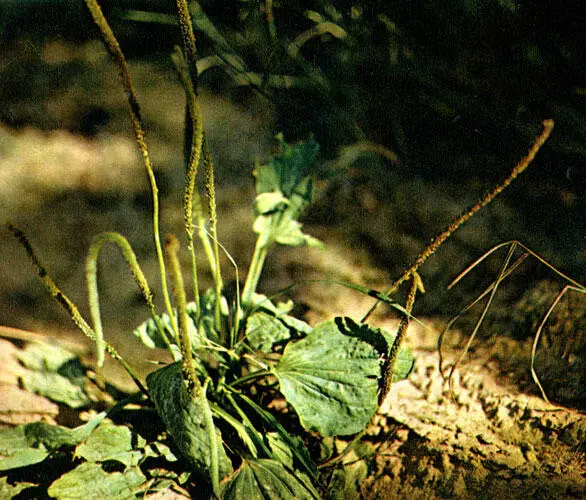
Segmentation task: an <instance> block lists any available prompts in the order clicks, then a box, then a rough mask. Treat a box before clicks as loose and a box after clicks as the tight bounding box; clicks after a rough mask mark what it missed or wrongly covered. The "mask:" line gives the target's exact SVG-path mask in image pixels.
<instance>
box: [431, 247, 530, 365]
mask: <svg viewBox="0 0 586 500" xmlns="http://www.w3.org/2000/svg"><path fill="white" fill-rule="evenodd" d="M506 245H514V246H517V245H520V243H519V242H517V241H509V242H507V243H502V244H500V245H497V246H495V247H493V248H491V249H490V250H489V251H488V252H486V253H485V254H484V255H483V256H482V257H480V258H479V259H477V260H476V261H475V262H474V263H473V264H471V265H470V266H468V267H467V268H466V269H465V270H464V271H463V272H462V273H460V274H459V275H458V277H457V278H456V279H455V280H454V281H452V283H450V285H449V286H448V289H450V288H452V287H453V286H454V285H455V284H456V283H457V282H458V281H460V280H461V279H462V278H463V277H464V275H466V274H468V272H469V271H471V270H472V269H473V268H474V267H476V266H477V265H478V264H480V262H482V261H483V260H484V259H485V258H486V257H488V256H489V255H491V254H493V253H494V251H495V250H498V249H501V248H503V247H504V246H506ZM527 257H529V254H528V253H527V252H525V253H523V254H522V255H521V256H520V257H519V258H518V259H517V260H516V261H515V262H513V264H511V265H510V266H509V267H508V268H507V270H506V272H505V273H504V274H503V276H502V279H501V280H500V282H502V281H504V280H505V279H507V278H508V277H509V276H510V275H511V274H513V272H514V271H515V270H516V269H517V268H518V267H519V266H520V265H521V264H522V263H523V262H524V261H525V259H526V258H527ZM500 282H499V283H500ZM494 287H495V282H493V283H491V284H490V285H489V286H488V287H486V289H485V290H484V291H483V292H482V293H481V294H480V295H478V297H476V298H475V299H474V300H473V301H472V302H470V303H469V304H467V305H466V307H464V308H463V309H461V310H460V311H459V312H458V314H456V315H455V316H453V317H452V318H450V320H449V321H448V323H447V325H446V326H445V328H444V329H443V330H442V332H441V333H440V336H439V337H438V353H439V371H440V373H441V374H442V376H443V358H444V356H443V352H442V347H443V342H444V337H445V336H446V335H447V333H448V332H449V331H450V329H451V328H452V326H453V325H454V323H455V322H456V321H458V320H459V319H460V318H461V317H462V316H463V315H464V314H466V313H467V312H468V311H469V310H470V309H472V308H473V307H474V306H475V305H476V304H478V303H479V302H480V301H481V300H482V299H483V298H484V297H486V296H487V295H488V294H489V293H491V292H492V291H493V290H494Z"/></svg>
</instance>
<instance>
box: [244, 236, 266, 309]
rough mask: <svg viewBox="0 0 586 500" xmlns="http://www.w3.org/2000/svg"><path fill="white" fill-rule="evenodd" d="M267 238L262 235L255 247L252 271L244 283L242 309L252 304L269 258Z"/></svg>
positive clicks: (250, 270) (251, 264)
mask: <svg viewBox="0 0 586 500" xmlns="http://www.w3.org/2000/svg"><path fill="white" fill-rule="evenodd" d="M264 240H265V238H263V235H260V236H259V237H258V238H257V240H256V244H255V246H254V252H253V254H252V258H251V260H250V269H249V270H248V275H247V276H246V283H244V289H243V290H242V307H243V308H245V309H247V308H248V307H250V304H251V303H252V296H253V295H254V293H255V292H256V287H257V286H258V282H259V280H260V276H261V274H262V270H263V267H264V264H265V261H266V258H267V254H268V249H269V246H268V245H267V244H266V243H265V242H264Z"/></svg>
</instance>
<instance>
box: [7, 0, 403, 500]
mask: <svg viewBox="0 0 586 500" xmlns="http://www.w3.org/2000/svg"><path fill="white" fill-rule="evenodd" d="M86 4H87V6H88V8H89V10H90V12H91V14H92V17H93V19H94V21H95V22H96V24H97V25H98V27H99V28H100V31H101V33H102V35H103V37H104V41H105V44H106V47H107V49H108V50H109V52H110V53H111V55H112V56H113V58H114V60H115V61H116V63H117V64H118V68H119V70H120V73H121V76H122V84H123V87H124V90H125V91H126V94H127V97H128V99H129V104H130V116H131V123H132V126H133V130H134V132H135V136H136V139H137V143H138V146H139V148H140V150H141V153H142V158H143V160H144V163H145V168H146V171H147V175H148V177H149V180H150V182H151V188H152V191H153V205H154V206H153V232H154V243H155V249H156V251H157V256H158V258H159V266H160V272H161V283H162V285H163V286H162V288H163V289H162V295H163V299H164V302H165V309H166V311H165V312H163V313H162V314H161V313H158V312H156V311H155V309H154V304H153V301H152V294H151V291H150V287H149V285H148V283H147V281H146V278H145V277H144V275H143V274H142V271H141V270H140V268H139V266H138V262H137V260H136V257H135V256H134V253H133V251H132V249H131V248H130V244H129V243H128V242H127V241H126V239H125V238H124V237H122V236H121V235H118V234H117V233H105V234H103V235H99V236H98V237H97V238H96V240H95V241H94V244H93V245H92V247H91V251H90V257H89V258H88V265H87V280H88V288H89V294H90V305H91V312H92V322H93V324H94V327H93V329H92V328H91V327H90V326H89V325H88V324H87V322H85V320H84V319H83V318H82V317H81V314H80V313H79V312H78V311H77V309H76V308H75V306H74V305H73V304H72V303H71V301H69V299H67V298H66V297H65V295H64V294H63V292H62V291H61V290H60V289H59V288H58V287H57V285H56V284H55V283H54V282H53V281H52V280H51V279H50V278H49V277H48V275H47V273H46V271H45V269H44V268H43V267H42V265H41V264H40V262H39V261H38V259H37V258H36V256H35V254H34V251H33V250H32V247H31V246H30V244H29V243H28V241H27V240H26V237H25V236H24V234H23V233H22V232H21V231H20V230H18V229H17V228H12V230H13V233H14V234H15V236H17V237H18V238H19V240H20V241H21V242H22V243H23V245H24V246H25V248H26V249H27V251H28V253H29V254H30V256H31V258H32V259H33V262H34V263H35V264H36V266H37V270H38V272H39V275H40V276H41V278H42V280H43V283H44V284H45V285H46V287H47V288H48V289H49V291H50V292H51V293H52V295H53V296H54V297H55V298H56V299H57V300H58V301H59V302H60V303H61V304H62V305H63V306H64V307H65V308H66V309H67V310H68V312H70V314H71V315H72V316H73V317H74V320H75V321H76V323H77V324H78V325H80V328H82V330H83V331H84V333H86V335H88V336H89V337H90V338H92V339H93V340H95V342H96V344H97V352H98V366H100V365H101V361H102V358H101V356H102V353H103V352H104V349H105V350H106V351H107V352H109V353H110V354H111V355H113V356H114V357H115V359H118V360H119V361H121V362H122V363H123V366H124V367H125V368H126V369H127V371H128V372H129V373H130V374H131V375H132V376H133V378H134V380H135V382H136V383H137V386H138V388H139V390H140V391H141V392H142V393H143V397H144V398H145V399H147V398H148V401H150V403H152V405H154V408H155V410H156V413H157V414H158V417H159V418H158V420H157V424H156V425H158V426H159V429H160V430H161V432H162V431H163V430H164V431H165V433H166V434H167V435H168V436H170V438H171V439H172V441H173V444H174V447H175V449H177V450H178V453H179V454H180V455H181V457H182V458H183V459H184V460H185V461H184V462H183V463H184V464H185V470H186V471H190V472H194V473H195V474H194V479H193V480H191V479H190V482H189V483H188V485H189V486H190V487H192V488H193V487H194V483H193V481H194V480H197V481H200V482H201V485H203V487H204V490H200V491H199V494H200V495H202V496H206V495H208V494H211V495H213V496H215V497H222V498H269V499H278V498H290V497H299V498H318V497H319V496H320V493H319V488H320V474H319V472H318V467H317V459H316V458H315V457H313V456H312V454H311V453H310V450H309V449H308V447H307V446H306V439H309V436H310V432H312V433H314V437H313V438H312V439H313V440H317V441H319V440H321V439H322V437H326V436H335V435H353V434H359V433H361V432H362V431H364V430H365V428H366V427H367V425H368V424H369V422H370V420H371V418H372V417H373V415H374V413H375V412H376V410H377V408H378V399H379V395H380V393H381V391H382V390H383V387H385V386H386V383H387V379H388V378H389V377H388V376H387V375H388V374H387V373H386V371H387V370H389V369H391V370H392V369H394V372H393V377H394V378H395V379H400V378H404V377H406V376H407V375H408V373H409V371H410V370H411V368H412V366H413V357H412V355H411V353H409V351H407V350H406V349H405V348H401V349H400V350H399V356H398V362H397V363H394V364H393V363H390V364H393V366H389V362H390V361H391V353H392V352H393V348H398V347H399V346H394V344H395V341H396V340H397V339H398V338H399V337H398V336H396V335H392V334H390V333H386V332H383V331H382V330H379V329H377V328H372V327H369V326H368V325H366V324H357V323H355V322H354V321H353V320H351V319H349V318H335V319H333V320H331V321H327V322H325V323H321V324H318V325H317V326H316V327H315V328H312V327H311V326H310V325H308V324H307V323H305V322H304V321H302V320H300V319H297V318H295V317H294V316H292V315H290V314H289V313H290V312H291V310H292V308H293V303H292V302H291V301H288V302H285V303H274V302H273V301H272V300H271V299H269V298H267V297H265V296H263V295H260V294H258V293H257V287H258V284H259V280H260V277H261V274H262V270H263V267H264V263H265V259H266V257H267V254H268V251H269V249H271V248H272V247H273V246H274V245H276V244H279V245H287V246H293V247H298V246H321V244H320V243H319V242H318V241H317V240H316V239H315V238H313V237H311V236H309V235H307V234H305V233H303V232H302V229H301V227H302V226H301V223H300V220H299V219H300V217H301V216H302V214H303V212H304V211H305V210H306V209H307V208H308V206H309V205H310V202H311V197H312V189H313V186H312V179H311V172H312V170H313V169H314V167H315V162H316V158H317V153H318V149H319V148H318V145H317V142H316V141H315V140H314V139H313V138H310V139H309V140H308V141H306V142H301V143H298V144H293V145H291V144H288V143H286V142H285V141H284V140H283V138H282V137H279V139H278V145H279V149H278V151H277V153H276V154H275V155H274V156H273V157H272V158H271V159H270V160H269V161H268V162H267V163H266V164H264V165H258V166H257V168H256V169H255V177H256V198H255V200H254V214H255V216H256V218H255V221H254V224H253V231H254V232H255V233H256V234H257V241H256V245H255V250H254V253H253V256H252V259H251V263H250V266H249V270H248V275H247V278H246V283H245V286H244V289H243V290H242V292H240V290H237V293H236V297H235V299H234V300H233V302H229V301H228V299H227V298H226V297H225V295H224V294H225V292H224V285H223V279H222V275H221V269H220V264H221V262H220V258H219V243H218V241H217V237H216V224H217V220H216V219H217V218H216V213H215V211H216V206H215V199H214V198H215V195H214V165H213V162H212V159H211V155H210V153H209V150H208V149H207V145H206V143H205V139H204V137H203V121H202V120H203V118H202V116H201V112H200V110H199V106H198V104H197V92H196V90H197V89H196V88H195V85H196V83H197V74H196V73H195V68H196V64H195V60H194V59H193V58H194V57H195V47H194V46H193V33H192V29H191V25H190V20H189V16H188V15H187V10H186V8H187V5H186V3H185V2H183V1H181V0H180V1H179V2H178V7H179V17H178V18H179V23H180V24H181V28H182V34H183V38H184V47H183V52H184V54H186V55H184V54H183V53H182V52H181V51H178V52H177V54H178V56H177V60H178V61H180V62H181V61H183V62H182V63H181V64H180V65H179V66H178V70H179V73H180V78H181V81H182V83H183V85H184V86H185V87H186V99H187V107H188V109H189V110H190V113H189V119H188V125H189V126H188V127H187V129H186V143H187V144H188V145H189V148H190V149H191V152H190V154H189V155H188V160H187V162H188V165H187V169H186V171H187V174H186V176H187V181H186V187H185V194H184V196H183V202H184V213H185V215H186V217H185V232H186V238H187V241H188V249H189V251H190V252H191V253H192V257H193V256H194V255H195V254H194V252H195V238H194V236H195V235H194V225H193V223H192V218H193V217H196V219H198V223H201V222H202V214H203V207H201V206H200V205H199V202H200V199H201V197H200V196H196V195H195V192H194V191H193V187H194V185H195V184H194V177H195V175H196V173H197V170H198V163H199V162H200V161H201V162H203V164H204V167H205V172H206V189H207V191H208V199H209V206H208V215H209V226H208V227H209V233H208V232H207V231H206V228H205V227H204V228H202V230H201V231H198V232H197V238H198V239H199V243H200V244H201V245H202V246H203V247H204V250H205V248H211V249H212V252H207V255H208V258H209V264H210V267H211V268H212V271H213V277H214V286H213V287H212V288H210V289H209V290H207V291H201V290H199V289H198V288H197V283H198V279H197V268H196V266H195V259H194V258H192V277H193V282H194V283H195V284H196V286H195V287H194V291H193V293H194V295H195V296H194V297H193V299H194V300H193V302H189V303H188V302H187V300H186V293H185V290H184V285H183V279H182V272H181V269H180V266H179V259H178V251H179V242H178V240H177V238H175V237H174V236H170V237H169V238H168V239H167V243H166V245H165V249H164V250H165V255H164V256H165V257H166V258H167V259H166V260H165V259H163V247H162V246H161V244H160V238H159V234H158V231H159V229H158V190H157V184H156V178H155V176H154V174H153V169H152V166H151V164H150V160H149V154H148V147H147V143H146V141H145V136H144V130H143V126H142V119H141V115H140V108H139V107H138V103H137V101H136V95H135V93H134V89H133V87H132V82H131V79H130V75H129V74H128V68H127V65H126V62H125V59H124V56H123V54H122V53H121V51H120V47H119V46H118V44H117V41H116V39H115V37H114V35H113V33H112V32H111V30H110V28H109V25H108V23H107V21H106V19H105V18H104V16H103V14H102V12H101V9H100V7H99V5H98V3H97V2H96V1H95V0H86ZM190 128H191V129H192V130H191V131H190ZM196 129H197V130H198V131H199V132H198V133H197V134H196V133H195V132H194V133H193V134H192V131H194V130H196ZM194 139H195V140H194ZM204 222H205V221H204ZM106 242H114V243H116V244H117V245H118V246H119V247H120V249H121V250H122V252H123V254H124V256H125V258H126V261H127V263H128V265H129V267H130V268H131V271H132V274H133V276H134V278H135V281H136V282H137V285H138V287H139V289H140V290H141V292H142V293H143V295H144V296H145V299H146V303H147V306H148V308H149V312H150V314H151V319H149V320H148V321H145V322H144V323H143V324H142V325H140V326H139V327H138V328H136V329H135V331H134V335H135V336H136V337H137V338H139V339H140V340H141V341H142V342H143V343H144V344H145V345H146V346H148V347H149V348H162V349H166V350H167V351H168V352H169V354H170V356H171V358H172V359H173V362H171V363H170V364H168V365H166V366H164V367H162V368H159V369H157V370H156V371H154V372H152V373H151V374H149V375H148V377H147V386H146V387H144V386H143V385H142V383H141V382H140V381H139V380H138V378H137V377H136V376H135V375H134V374H133V372H132V369H131V367H129V366H128V365H127V364H126V363H125V362H124V360H122V359H121V358H120V357H119V355H118V354H117V353H116V351H115V350H114V349H113V348H112V347H111V346H109V345H108V343H107V342H106V341H105V340H104V338H103V333H102V326H101V320H100V317H99V314H100V312H99V305H98V302H99V300H98V286H97V266H96V263H97V258H98V254H99V250H100V248H101V246H102V245H103V244H104V243H106ZM167 267H168V269H169V274H170V276H171V278H172V281H173V298H174V299H175V304H174V306H175V308H174V307H173V305H172V301H171V295H170V294H169V293H168V291H167V285H166V276H167V271H166V270H167ZM236 281H238V276H236ZM348 286H351V287H352V286H353V285H348ZM359 291H361V292H362V293H368V294H371V295H372V296H374V297H377V298H378V297H379V296H381V294H379V293H378V292H375V291H372V290H368V289H363V288H361V289H360V290H359ZM400 310H401V311H402V312H403V313H404V314H405V317H406V318H409V317H410V316H411V312H410V308H409V307H408V308H407V309H400ZM53 355H54V356H53V358H52V359H51V356H50V355H49V354H48V353H46V352H44V351H42V350H41V353H40V354H39V353H35V352H33V351H32V350H31V352H27V353H26V354H25V355H23V363H25V364H27V363H28V366H36V367H37V368H39V369H40V368H43V369H45V371H48V372H49V373H45V374H44V375H43V378H42V380H44V381H46V380H52V379H50V378H49V377H50V376H51V375H52V374H53V372H54V371H59V373H61V372H63V366H64V364H67V363H69V362H70V361H71V360H70V358H69V357H68V355H67V354H66V353H60V352H54V353H53ZM81 374H82V375H83V372H81ZM78 375H79V373H78ZM393 377H391V378H393ZM55 385H57V384H55ZM31 388H34V389H35V390H37V391H39V392H42V393H43V394H46V395H47V396H48V397H52V398H53V399H57V398H59V397H61V398H62V399H63V397H65V398H66V399H67V398H69V399H72V400H76V398H75V397H74V395H71V394H70V395H67V394H66V396H60V395H59V394H56V393H55V391H50V390H48V389H47V390H46V389H45V388H43V386H42V384H40V383H39V384H36V385H31ZM61 391H62V392H63V390H61ZM77 399H79V398H77ZM76 401H77V400H76ZM76 404H83V403H78V402H76ZM121 406H124V403H120V407H121ZM279 406H281V407H283V406H284V407H287V408H290V409H291V410H293V411H294V412H295V413H296V414H297V417H293V418H291V415H294V413H292V414H290V415H289V417H286V416H285V415H284V414H283V413H282V412H281V411H278V410H275V407H279ZM140 408H141V410H142V411H147V408H146V406H145V405H144V404H143V405H141V407H140ZM117 409H118V408H117V407H114V409H113V410H117ZM104 417H105V414H101V415H100V416H98V417H96V418H94V419H93V420H92V421H90V422H89V423H88V424H86V425H85V426H82V427H79V428H77V429H73V430H70V429H64V428H61V427H55V426H50V425H48V424H31V425H29V426H25V427H21V428H17V429H15V430H12V431H10V432H5V433H4V434H3V436H1V437H2V439H3V440H4V441H6V442H7V443H9V444H10V446H9V447H8V448H7V449H6V450H2V453H3V455H4V456H5V458H4V460H3V461H2V462H0V463H2V464H3V468H4V469H5V470H8V469H14V468H17V467H23V466H26V465H28V466H32V465H34V464H36V463H40V462H42V461H44V460H47V459H48V458H49V456H50V454H51V453H53V452H56V451H61V452H63V451H65V450H66V449H67V448H72V447H75V456H76V457H78V458H79V459H80V463H75V464H74V465H73V468H72V469H71V470H70V471H68V472H66V473H65V474H64V475H62V476H61V477H60V478H58V479H57V480H55V481H53V482H52V484H51V485H50V487H49V494H50V495H52V496H56V497H59V498H68V497H80V496H86V495H87V492H88V491H92V494H95V492H98V494H99V496H101V497H104V498H128V497H129V496H133V495H136V494H138V493H139V492H140V491H144V488H145V487H146V486H145V485H146V484H147V479H146V478H147V474H146V472H147V470H148V468H147V466H146V462H145V459H146V458H149V457H154V458H158V459H160V460H163V461H164V462H166V463H167V462H171V461H173V460H175V456H174V455H173V453H172V452H170V451H169V449H168V448H167V449H166V448H165V445H164V443H161V442H160V441H159V440H158V439H157V440H156V441H154V442H148V441H147V440H146V439H145V438H143V437H142V436H141V435H139V434H135V433H134V432H132V431H131V429H130V428H128V427H124V426H115V425H112V424H110V423H108V424H103V425H101V426H100V427H98V428H97V429H96V426H97V425H98V424H99V423H100V422H101V421H102V420H103V419H104ZM94 430H95V431H94ZM92 431H94V432H93V433H92ZM316 432H317V433H318V434H319V435H318V434H315V433H316ZM320 435H321V436H322V437H320ZM111 463H117V464H120V465H121V466H122V467H123V469H122V471H121V472H120V471H115V472H112V470H111V469H109V468H105V467H103V465H104V464H111ZM149 474H152V471H149ZM195 478H197V479H195ZM167 479H169V478H167ZM171 480H172V481H173V482H174V484H175V485H177V486H178V485H180V484H181V478H180V477H173V478H171ZM160 484H162V483H160ZM165 484H168V483H165ZM201 485H199V484H198V486H201ZM210 490H211V491H210ZM202 491H207V492H208V493H202Z"/></svg>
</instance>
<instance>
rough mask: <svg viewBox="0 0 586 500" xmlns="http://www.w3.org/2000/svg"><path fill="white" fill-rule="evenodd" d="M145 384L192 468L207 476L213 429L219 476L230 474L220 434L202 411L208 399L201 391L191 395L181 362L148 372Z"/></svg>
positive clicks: (229, 465)
mask: <svg viewBox="0 0 586 500" xmlns="http://www.w3.org/2000/svg"><path fill="white" fill-rule="evenodd" d="M147 385H148V388H149V394H150V397H151V399H152V400H153V402H154V403H155V407H156V408H157V412H158V413H159V415H160V416H161V419H162V420H163V422H164V423H165V427H166V428H167V431H168V432H169V434H170V435H171V437H172V438H173V441H174V442H175V444H176V445H177V448H179V450H180V451H181V452H182V453H183V455H185V457H186V458H188V459H189V461H190V462H191V464H192V465H193V466H194V468H195V469H196V470H197V471H198V472H199V473H201V474H203V475H204V476H206V477H208V478H209V477H210V467H211V465H212V456H211V451H212V442H211V441H212V439H211V438H212V436H213V435H212V434H211V432H215V434H216V437H215V440H214V441H215V443H216V450H215V451H216V452H217V455H218V466H219V478H220V479H222V478H224V477H225V476H227V475H228V474H230V473H231V472H232V470H233V469H232V463H231V462H230V459H229V458H228V456H227V455H226V450H225V449H224V446H223V444H222V435H221V434H220V431H219V430H218V429H217V428H214V429H209V428H208V425H207V424H206V419H205V418H204V414H205V413H204V412H206V411H208V410H209V408H206V406H207V405H208V404H209V403H208V401H207V399H205V395H203V396H202V397H201V399H198V398H192V397H191V395H190V394H189V392H188V390H187V387H186V385H185V382H184V380H183V374H182V372H181V365H180V364H179V363H173V364H170V365H167V366H165V367H163V368H161V369H159V370H157V371H155V372H153V373H151V374H149V375H148V376H147Z"/></svg>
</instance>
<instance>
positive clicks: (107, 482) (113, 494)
mask: <svg viewBox="0 0 586 500" xmlns="http://www.w3.org/2000/svg"><path fill="white" fill-rule="evenodd" d="M145 482H146V477H145V476H144V475H143V473H142V472H141V471H140V469H139V468H138V467H128V468H126V469H124V472H113V473H108V472H106V471H105V470H104V469H102V466H101V465H100V464H98V463H91V462H84V463H82V464H81V465H79V466H78V467H76V468H75V469H73V470H72V471H71V472H68V473H66V474H64V475H63V476H61V477H60V478H59V479H57V480H56V481H55V482H53V484H51V486H49V490H48V493H49V495H50V496H51V497H54V498H58V499H74V498H107V499H108V500H125V499H130V498H136V496H137V494H139V493H141V491H142V490H143V485H144V483H145Z"/></svg>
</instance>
